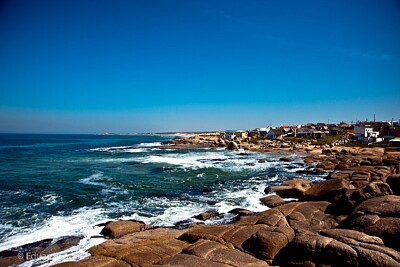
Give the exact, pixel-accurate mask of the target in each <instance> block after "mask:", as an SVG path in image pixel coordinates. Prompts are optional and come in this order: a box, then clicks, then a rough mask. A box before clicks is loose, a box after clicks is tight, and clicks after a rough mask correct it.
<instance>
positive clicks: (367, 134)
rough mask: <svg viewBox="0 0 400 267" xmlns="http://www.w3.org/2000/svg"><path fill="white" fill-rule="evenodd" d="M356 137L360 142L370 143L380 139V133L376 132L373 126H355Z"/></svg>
mask: <svg viewBox="0 0 400 267" xmlns="http://www.w3.org/2000/svg"><path fill="white" fill-rule="evenodd" d="M354 136H355V137H356V138H357V139H358V141H360V142H363V143H370V142H374V141H376V139H377V138H378V137H379V131H375V130H374V127H372V126H371V125H367V124H360V125H355V126H354Z"/></svg>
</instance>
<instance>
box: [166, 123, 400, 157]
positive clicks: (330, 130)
mask: <svg viewBox="0 0 400 267" xmlns="http://www.w3.org/2000/svg"><path fill="white" fill-rule="evenodd" d="M177 135H178V136H181V135H182V136H184V137H185V138H178V139H176V140H173V141H172V142H171V144H172V145H174V146H175V147H176V148H186V147H192V146H196V147H227V148H228V149H233V150H235V149H244V150H249V151H255V152H270V151H273V150H280V151H298V152H302V151H303V152H313V151H314V152H317V149H326V148H332V147H335V146H347V147H351V146H355V147H385V148H387V149H389V147H392V149H394V150H397V149H396V148H395V147H399V146H400V122H398V121H379V122H378V121H372V122H368V121H364V122H357V123H355V124H349V123H345V122H342V123H339V124H326V123H308V124H305V125H294V126H286V125H282V126H279V127H265V128H256V129H253V130H225V131H220V132H211V133H198V134H192V133H186V134H181V133H178V134H177Z"/></svg>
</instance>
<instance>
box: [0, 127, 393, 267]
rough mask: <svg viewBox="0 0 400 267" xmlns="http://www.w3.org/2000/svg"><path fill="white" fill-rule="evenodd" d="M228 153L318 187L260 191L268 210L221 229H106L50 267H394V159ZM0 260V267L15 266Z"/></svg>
mask: <svg viewBox="0 0 400 267" xmlns="http://www.w3.org/2000/svg"><path fill="white" fill-rule="evenodd" d="M173 142H174V148H188V149H189V148H195V147H197V148H198V147H226V146H229V143H227V142H225V141H224V142H221V140H220V139H219V137H218V136H217V135H214V134H211V135H195V136H188V137H186V138H183V139H177V140H174V141H173ZM235 144H236V146H237V148H239V147H240V148H243V149H245V150H249V151H264V152H269V151H285V152H287V151H292V152H294V153H298V154H301V155H302V156H303V157H304V163H305V164H306V165H307V166H309V169H308V170H307V171H310V172H317V173H326V174H327V175H326V179H325V180H324V181H322V182H320V183H317V184H312V183H311V182H310V181H308V180H306V179H292V180H287V181H285V182H284V183H282V184H281V185H279V186H270V187H267V188H266V189H265V192H266V197H264V198H262V199H260V201H261V202H262V203H263V204H264V205H267V206H269V207H270V209H269V210H267V211H264V212H258V213H254V212H252V211H247V210H236V211H232V212H235V213H236V214H238V216H237V217H236V220H235V221H234V222H233V223H230V224H225V225H205V224H199V223H197V224H193V225H190V226H189V227H187V228H184V229H177V228H156V227H152V226H150V225H146V224H144V223H143V222H138V221H114V222H109V223H107V224H106V225H105V227H104V229H103V230H102V232H101V234H102V235H103V236H105V237H106V238H107V239H108V240H107V241H105V242H103V243H102V244H100V245H98V246H95V247H93V248H91V249H90V250H89V253H90V254H91V256H90V257H88V258H86V259H84V260H81V261H79V262H65V263H61V264H58V265H55V266H58V267H61V266H62V267H64V266H73V267H74V266H77V267H78V266H79V267H81V266H82V267H83V266H107V267H108V266H110V267H111V266H400V252H399V251H400V245H399V242H398V240H399V238H400V154H399V153H385V152H384V150H383V149H378V148H375V149H368V148H367V149H365V148H364V149H361V148H345V147H340V146H337V147H313V146H311V145H309V144H302V145H294V144H288V143H283V142H273V141H271V142H269V141H268V142H261V143H258V144H253V143H248V142H241V141H239V142H237V143H235ZM166 148H171V146H166ZM231 148H233V149H235V148H236V147H231ZM281 160H282V161H290V158H281ZM271 193H272V194H271ZM284 198H285V199H297V201H290V202H285V200H284ZM216 215H217V214H215V213H212V212H209V213H203V214H199V216H198V218H199V219H200V220H206V219H208V218H211V217H212V216H216ZM74 242H76V240H74ZM1 253H2V254H1V257H0V265H1V266H3V265H4V266H7V265H10V264H13V261H12V259H15V257H17V256H16V255H13V254H12V253H8V254H7V253H5V252H1ZM14 254H15V253H14ZM7 260H8V261H7ZM6 263H8V264H7V265H6Z"/></svg>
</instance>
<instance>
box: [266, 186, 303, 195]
mask: <svg viewBox="0 0 400 267" xmlns="http://www.w3.org/2000/svg"><path fill="white" fill-rule="evenodd" d="M264 192H274V193H275V194H277V195H278V196H280V197H282V198H300V197H301V196H302V195H303V190H301V189H299V188H295V187H293V186H290V185H274V186H269V187H267V188H266V189H265V190H264Z"/></svg>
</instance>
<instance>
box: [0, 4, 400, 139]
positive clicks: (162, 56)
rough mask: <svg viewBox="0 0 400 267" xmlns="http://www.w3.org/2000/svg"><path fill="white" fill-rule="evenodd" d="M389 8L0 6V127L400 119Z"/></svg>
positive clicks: (398, 38)
mask: <svg viewBox="0 0 400 267" xmlns="http://www.w3.org/2000/svg"><path fill="white" fill-rule="evenodd" d="M399 33H400V1H396V0H393V1H390V0H359V1H355V0H354V1H353V0H352V1H349V0H335V1H327V0H326V1H325V0H312V1H311V0H302V1H297V0H292V1H288V0H282V1H278V0H265V1H258V0H248V1H238V0H190V1H189V0H168V1H167V0H151V1H135V0H132V1H122V0H116V1H111V0H107V1H104V0H95V1H89V0H82V1H81V0H57V1H52V0H49V1H44V0H24V1H23V0H0V132H3V133H99V132H116V133H128V132H129V133H137V132H167V131H206V130H224V129H253V128H256V127H265V126H269V125H272V126H279V125H295V124H304V123H307V122H315V123H317V122H330V123H338V122H340V121H346V122H352V121H353V122H355V121H356V120H366V119H368V120H372V119H373V116H374V114H376V119H377V120H391V119H392V118H393V119H394V120H399V119H400V34H399Z"/></svg>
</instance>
